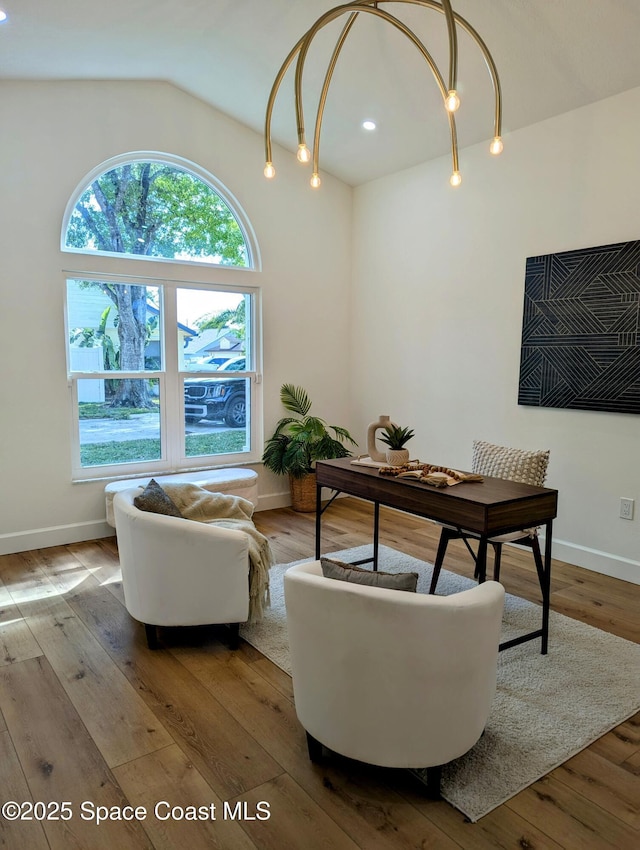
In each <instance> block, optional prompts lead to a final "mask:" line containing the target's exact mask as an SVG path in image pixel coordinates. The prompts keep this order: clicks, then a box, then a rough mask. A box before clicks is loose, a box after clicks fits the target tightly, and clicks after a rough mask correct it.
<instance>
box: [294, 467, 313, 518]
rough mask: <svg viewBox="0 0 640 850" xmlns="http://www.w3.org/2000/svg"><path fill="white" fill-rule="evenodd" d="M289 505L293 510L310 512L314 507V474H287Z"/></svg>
mask: <svg viewBox="0 0 640 850" xmlns="http://www.w3.org/2000/svg"><path fill="white" fill-rule="evenodd" d="M289 486H290V488H291V507H292V508H293V510H294V511H300V512H301V513H310V512H311V511H315V509H316V474H315V472H310V473H309V474H308V475H305V476H304V478H292V477H291V475H290V476H289Z"/></svg>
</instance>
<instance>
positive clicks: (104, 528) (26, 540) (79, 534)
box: [0, 519, 115, 555]
mask: <svg viewBox="0 0 640 850" xmlns="http://www.w3.org/2000/svg"><path fill="white" fill-rule="evenodd" d="M114 534H115V530H114V529H113V528H111V526H110V525H107V522H106V520H99V519H96V520H90V521H89V522H78V523H72V524H71V525H54V526H51V527H49V528H30V529H29V530H28V531H16V532H12V533H10V534H0V555H11V554H13V553H14V552H27V551H29V550H30V549H46V548H48V547H49V546H64V545H65V544H66V543H80V542H82V541H83V540H96V539H97V538H99V537H113V535H114Z"/></svg>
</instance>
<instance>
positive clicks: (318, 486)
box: [316, 484, 322, 561]
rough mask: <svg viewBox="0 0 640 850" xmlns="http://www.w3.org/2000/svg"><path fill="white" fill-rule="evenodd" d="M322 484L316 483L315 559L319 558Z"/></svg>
mask: <svg viewBox="0 0 640 850" xmlns="http://www.w3.org/2000/svg"><path fill="white" fill-rule="evenodd" d="M321 498H322V485H321V484H316V561H319V560H320V535H321V526H322V502H321Z"/></svg>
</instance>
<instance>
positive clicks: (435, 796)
mask: <svg viewBox="0 0 640 850" xmlns="http://www.w3.org/2000/svg"><path fill="white" fill-rule="evenodd" d="M441 779H442V765H439V764H438V765H435V766H434V767H428V768H427V796H428V797H429V799H430V800H441V799H442V795H441V793H440V782H441Z"/></svg>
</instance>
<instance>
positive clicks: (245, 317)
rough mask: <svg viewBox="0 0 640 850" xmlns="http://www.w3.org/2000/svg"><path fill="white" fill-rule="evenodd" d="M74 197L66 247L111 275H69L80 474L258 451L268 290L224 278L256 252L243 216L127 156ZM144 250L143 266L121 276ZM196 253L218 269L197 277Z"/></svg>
mask: <svg viewBox="0 0 640 850" xmlns="http://www.w3.org/2000/svg"><path fill="white" fill-rule="evenodd" d="M76 197H77V200H76V203H75V204H74V205H72V206H71V207H70V208H69V210H68V213H67V216H66V227H65V231H64V234H63V240H64V245H65V246H66V248H67V249H71V250H73V251H82V252H83V253H85V252H86V253H93V252H96V253H98V254H100V255H102V256H103V257H106V259H105V260H100V262H102V263H104V264H105V269H113V273H109V271H107V270H105V271H102V270H101V271H100V272H99V273H82V274H78V273H71V272H70V273H68V274H67V275H65V281H66V333H67V352H68V358H67V360H68V371H69V378H70V387H71V394H72V410H73V430H74V441H73V442H74V460H73V477H74V478H75V479H82V478H96V477H110V476H118V475H127V474H132V473H138V472H141V471H152V472H162V471H168V470H174V469H185V468H198V467H203V466H214V465H218V464H221V463H230V462H236V463H239V462H243V461H250V460H256V459H258V458H259V456H260V450H261V446H260V439H261V430H260V428H259V427H258V426H259V422H260V393H259V390H260V371H259V321H258V320H259V315H260V304H259V291H258V289H257V288H256V287H253V286H248V285H246V284H244V283H241V284H240V285H233V284H232V283H229V282H227V281H226V280H225V282H224V283H222V282H220V278H221V277H224V275H225V272H224V271H223V268H224V267H225V266H235V267H238V268H239V269H242V268H245V269H246V268H247V265H248V264H249V263H250V262H251V260H252V256H253V254H254V248H253V246H252V245H251V244H250V242H249V240H248V239H247V238H246V235H245V234H246V228H244V227H242V226H241V224H240V217H239V215H238V213H237V212H235V211H234V212H232V211H231V209H230V207H229V205H228V204H227V202H226V201H225V200H224V198H222V197H221V195H219V194H218V193H217V192H216V190H214V188H213V187H212V186H210V185H208V184H207V183H205V182H203V180H202V179H201V178H200V177H199V176H197V175H195V174H193V173H191V172H189V171H187V170H186V169H185V168H184V167H181V168H177V167H175V166H173V165H172V164H171V163H167V162H153V161H144V160H138V161H134V162H125V163H123V164H119V165H117V166H116V167H113V168H110V169H108V170H106V171H102V172H101V173H99V174H97V176H95V177H93V178H92V179H91V181H90V183H89V184H88V185H87V186H85V187H83V188H81V190H80V191H79V192H78V193H77V195H76ZM109 252H111V253H112V255H116V256H111V257H109ZM118 255H119V256H118ZM138 258H140V259H143V258H144V260H145V261H146V262H147V263H149V262H151V264H152V265H151V266H148V265H147V266H146V267H145V276H144V277H142V276H138V275H135V274H133V275H132V274H129V273H126V274H125V273H122V272H124V271H127V272H130V271H131V270H132V269H133V270H135V265H132V260H136V259H138ZM156 258H157V259H158V260H159V262H157V263H156V265H157V266H158V268H155V267H153V262H154V260H155V259H156ZM172 260H173V261H177V262H178V264H179V265H178V267H177V268H176V267H175V266H173V265H172V267H171V275H170V277H169V276H166V277H165V275H164V274H162V276H160V275H159V274H153V275H151V274H148V272H151V271H154V272H158V271H162V272H164V269H165V268H166V266H162V263H165V264H166V263H167V261H172ZM190 263H194V264H202V263H206V264H208V265H215V266H217V267H218V271H214V270H212V272H210V273H207V274H206V277H207V278H211V280H210V282H202V281H201V279H200V278H201V277H202V275H201V274H199V275H198V281H197V282H195V281H190V280H189V279H188V278H189V276H190V272H189V264H190ZM226 274H227V276H228V274H229V272H228V271H227V272H226ZM237 274H240V275H241V277H243V278H244V277H246V273H242V272H240V271H238V272H237ZM176 278H181V279H176Z"/></svg>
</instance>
